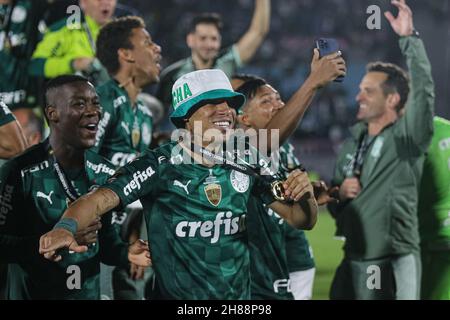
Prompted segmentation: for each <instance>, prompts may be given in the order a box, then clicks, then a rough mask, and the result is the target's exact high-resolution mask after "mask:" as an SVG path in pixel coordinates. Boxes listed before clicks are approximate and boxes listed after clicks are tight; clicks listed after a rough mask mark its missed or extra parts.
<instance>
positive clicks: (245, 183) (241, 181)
mask: <svg viewBox="0 0 450 320" xmlns="http://www.w3.org/2000/svg"><path fill="white" fill-rule="evenodd" d="M230 180H231V185H232V186H233V188H234V190H236V191H237V192H240V193H244V192H246V191H247V190H248V187H249V186H250V177H249V176H248V175H246V174H244V173H242V172H238V171H236V170H232V171H231V174H230Z"/></svg>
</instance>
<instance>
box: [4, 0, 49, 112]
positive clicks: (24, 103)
mask: <svg viewBox="0 0 450 320" xmlns="http://www.w3.org/2000/svg"><path fill="white" fill-rule="evenodd" d="M11 2H12V3H13V4H14V5H13V4H0V17H2V21H3V23H2V24H1V25H0V69H1V70H2V72H1V77H0V96H2V97H3V100H4V102H5V103H6V104H7V105H9V106H10V107H11V109H16V108H19V107H33V106H34V104H35V103H36V94H37V93H36V87H35V86H34V84H35V81H31V79H30V76H29V75H28V65H29V62H30V57H31V55H32V53H33V50H34V48H35V47H36V43H37V42H38V41H39V36H40V32H39V30H38V25H39V22H40V20H41V19H42V17H43V14H44V12H45V10H46V9H47V6H48V4H47V1H44V0H33V1H30V0H17V1H11Z"/></svg>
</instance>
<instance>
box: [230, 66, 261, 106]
mask: <svg viewBox="0 0 450 320" xmlns="http://www.w3.org/2000/svg"><path fill="white" fill-rule="evenodd" d="M232 79H239V80H243V81H244V83H243V84H242V85H240V86H239V87H238V88H237V89H236V90H235V91H236V92H239V93H242V94H243V95H244V96H245V99H246V104H245V105H244V106H243V107H242V109H245V107H246V106H247V105H248V103H249V102H250V100H251V99H253V97H254V96H255V94H256V92H257V91H258V89H259V88H260V87H262V86H264V85H266V84H267V81H266V80H264V79H263V78H260V77H258V76H253V75H248V74H244V75H243V74H238V75H234V76H233V77H232Z"/></svg>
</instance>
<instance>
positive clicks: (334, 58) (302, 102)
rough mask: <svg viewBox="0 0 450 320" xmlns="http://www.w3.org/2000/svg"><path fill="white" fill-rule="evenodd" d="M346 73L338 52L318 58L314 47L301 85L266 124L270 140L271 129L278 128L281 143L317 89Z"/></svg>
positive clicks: (285, 139)
mask: <svg viewBox="0 0 450 320" xmlns="http://www.w3.org/2000/svg"><path fill="white" fill-rule="evenodd" d="M345 74H346V66H345V61H344V59H343V58H342V57H341V53H340V52H336V53H333V54H330V55H328V56H325V57H323V58H320V59H319V51H318V50H317V49H314V56H313V59H312V62H311V73H310V75H309V76H308V78H307V79H306V80H305V82H304V83H303V84H302V86H301V87H300V88H299V89H298V90H297V92H295V93H294V95H293V96H292V97H291V98H290V99H289V101H288V102H287V104H286V105H285V106H284V108H282V109H281V110H280V111H279V112H277V114H276V115H275V116H274V117H273V118H272V119H271V120H270V122H269V123H268V125H267V128H266V129H268V134H269V137H268V139H267V141H268V143H269V146H268V149H269V150H271V145H270V142H271V141H272V140H271V136H270V134H271V131H272V129H279V135H280V141H279V145H280V146H281V145H283V143H285V142H286V141H287V140H288V138H289V137H290V136H291V135H292V133H293V132H294V131H295V129H296V128H297V126H298V124H299V123H300V121H301V120H302V118H303V115H304V114H305V112H306V110H307V109H308V107H309V105H310V104H311V102H312V100H313V98H314V96H315V94H316V92H317V90H318V89H319V88H321V87H323V86H325V85H326V84H328V83H329V82H331V81H333V80H334V79H336V78H337V77H338V76H341V75H345Z"/></svg>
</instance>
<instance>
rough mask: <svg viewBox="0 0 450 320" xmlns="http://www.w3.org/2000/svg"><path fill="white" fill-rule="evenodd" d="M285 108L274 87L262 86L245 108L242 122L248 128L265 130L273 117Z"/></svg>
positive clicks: (241, 118)
mask: <svg viewBox="0 0 450 320" xmlns="http://www.w3.org/2000/svg"><path fill="white" fill-rule="evenodd" d="M283 107H284V102H283V101H282V100H281V97H280V94H279V93H278V91H277V90H275V89H274V88H273V87H272V86H270V85H268V84H265V85H263V86H260V87H259V88H258V89H257V91H256V93H255V95H254V97H253V98H251V99H250V100H249V101H248V102H247V105H246V106H245V107H244V110H243V111H244V112H243V115H242V116H241V117H240V121H241V123H242V124H243V125H245V126H246V127H251V128H253V129H256V130H258V129H265V128H266V127H267V124H268V123H269V121H270V120H271V119H272V118H273V116H274V115H275V114H276V113H277V112H278V111H280V109H281V108H283Z"/></svg>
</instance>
